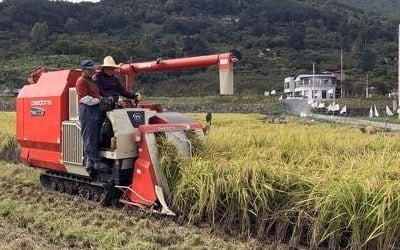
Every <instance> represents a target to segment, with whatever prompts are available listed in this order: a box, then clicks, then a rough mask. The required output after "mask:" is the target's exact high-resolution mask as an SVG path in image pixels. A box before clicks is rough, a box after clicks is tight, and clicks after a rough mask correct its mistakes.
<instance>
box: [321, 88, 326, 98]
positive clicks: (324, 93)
mask: <svg viewBox="0 0 400 250" xmlns="http://www.w3.org/2000/svg"><path fill="white" fill-rule="evenodd" d="M322 99H326V90H322Z"/></svg>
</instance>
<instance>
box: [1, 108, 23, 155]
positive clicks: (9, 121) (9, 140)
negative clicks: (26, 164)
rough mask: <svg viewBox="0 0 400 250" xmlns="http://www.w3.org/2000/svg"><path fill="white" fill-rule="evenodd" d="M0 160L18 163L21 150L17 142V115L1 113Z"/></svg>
mask: <svg viewBox="0 0 400 250" xmlns="http://www.w3.org/2000/svg"><path fill="white" fill-rule="evenodd" d="M0 128H1V130H0V160H8V161H14V162H16V161H18V160H19V150H18V145H17V143H16V141H15V113H12V112H0Z"/></svg>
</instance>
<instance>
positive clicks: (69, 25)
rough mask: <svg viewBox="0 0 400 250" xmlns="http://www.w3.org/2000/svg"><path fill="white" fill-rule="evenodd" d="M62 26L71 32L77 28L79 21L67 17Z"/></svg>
mask: <svg viewBox="0 0 400 250" xmlns="http://www.w3.org/2000/svg"><path fill="white" fill-rule="evenodd" d="M64 26H65V29H66V31H67V32H69V33H71V34H73V33H75V32H77V31H78V29H79V21H78V20H77V19H75V18H72V17H69V18H68V19H67V21H66V22H65V25H64Z"/></svg>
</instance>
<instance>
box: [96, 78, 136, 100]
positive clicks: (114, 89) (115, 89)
mask: <svg viewBox="0 0 400 250" xmlns="http://www.w3.org/2000/svg"><path fill="white" fill-rule="evenodd" d="M93 81H94V82H95V83H96V85H97V87H98V88H99V89H100V94H101V96H105V97H110V96H115V95H117V94H118V95H121V96H123V97H125V98H128V99H134V98H135V94H134V93H131V92H129V91H127V90H126V89H125V88H124V87H123V86H122V85H121V83H120V82H119V80H118V78H117V77H115V76H113V75H111V76H110V75H107V74H105V73H104V72H100V73H97V74H95V75H94V76H93Z"/></svg>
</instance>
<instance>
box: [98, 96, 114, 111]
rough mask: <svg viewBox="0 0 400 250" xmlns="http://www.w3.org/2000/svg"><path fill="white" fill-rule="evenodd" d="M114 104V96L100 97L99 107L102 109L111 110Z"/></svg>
mask: <svg viewBox="0 0 400 250" xmlns="http://www.w3.org/2000/svg"><path fill="white" fill-rule="evenodd" d="M114 106H115V100H114V97H111V96H110V97H102V98H101V99H100V103H99V108H100V110H102V111H109V110H112V109H113V108H114Z"/></svg>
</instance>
